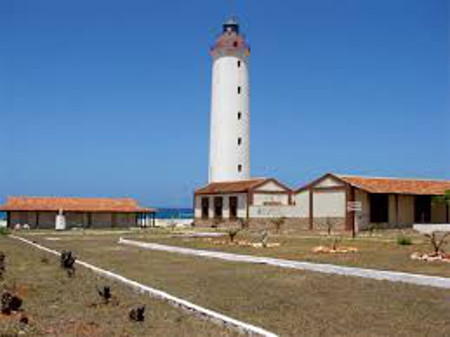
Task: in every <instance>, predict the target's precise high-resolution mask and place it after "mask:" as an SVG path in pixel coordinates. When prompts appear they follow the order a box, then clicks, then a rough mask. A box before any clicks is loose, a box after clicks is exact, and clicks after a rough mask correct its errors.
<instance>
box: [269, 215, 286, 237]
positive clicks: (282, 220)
mask: <svg viewBox="0 0 450 337" xmlns="http://www.w3.org/2000/svg"><path fill="white" fill-rule="evenodd" d="M270 221H271V222H272V223H273V225H274V226H275V233H277V234H278V233H280V230H281V226H283V225H284V223H285V221H286V218H285V217H279V218H274V219H271V220H270Z"/></svg>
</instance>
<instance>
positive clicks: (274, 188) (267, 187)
mask: <svg viewBox="0 0 450 337" xmlns="http://www.w3.org/2000/svg"><path fill="white" fill-rule="evenodd" d="M256 191H271V192H285V189H284V188H282V187H281V186H279V185H277V184H275V183H274V182H273V181H268V182H266V183H264V184H263V185H261V186H259V187H258V188H257V189H256Z"/></svg>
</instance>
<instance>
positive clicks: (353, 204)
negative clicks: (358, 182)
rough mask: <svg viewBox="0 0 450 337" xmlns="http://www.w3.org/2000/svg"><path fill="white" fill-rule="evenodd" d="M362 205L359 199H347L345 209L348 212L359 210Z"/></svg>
mask: <svg viewBox="0 0 450 337" xmlns="http://www.w3.org/2000/svg"><path fill="white" fill-rule="evenodd" d="M361 210H362V205H361V201H348V202H347V211H348V212H361Z"/></svg>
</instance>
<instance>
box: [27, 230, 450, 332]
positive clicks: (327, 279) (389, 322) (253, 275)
mask: <svg viewBox="0 0 450 337" xmlns="http://www.w3.org/2000/svg"><path fill="white" fill-rule="evenodd" d="M51 236H53V234H52V235H51ZM60 238H61V240H57V241H48V240H46V238H45V236H43V235H34V236H33V239H34V240H37V241H38V242H40V243H43V244H44V245H46V246H49V247H53V248H56V249H60V250H61V249H72V250H75V251H76V252H77V254H78V255H79V256H80V257H81V258H82V259H84V260H86V261H88V262H92V263H94V264H96V265H99V266H102V267H104V268H109V269H111V270H114V271H116V272H119V273H121V274H123V275H125V276H127V277H130V278H132V279H136V280H139V281H140V282H142V283H145V284H148V285H151V286H154V287H157V288H159V289H162V290H166V291H168V292H170V293H172V294H174V295H177V296H180V297H183V298H186V299H188V300H191V301H193V302H194V303H196V304H199V305H203V306H206V307H208V308H211V309H214V310H217V311H219V312H222V313H224V314H228V315H230V316H232V317H235V318H237V319H241V320H243V321H246V322H249V323H252V324H255V325H258V326H261V327H264V328H266V329H268V330H270V331H273V332H276V333H278V334H280V335H281V336H292V337H293V336H304V337H319V336H333V337H344V336H345V337H375V336H376V337H386V336H399V337H400V336H401V337H425V336H430V337H449V336H450V319H449V317H450V316H449V312H450V293H449V292H448V291H446V290H441V289H434V288H428V287H419V286H414V285H406V284H400V283H391V282H387V281H374V280H364V279H359V278H349V277H342V276H334V275H324V274H317V273H310V272H302V271H293V270H285V269H280V268H275V267H270V266H263V265H250V264H238V263H231V262H224V261H219V260H208V259H204V258H195V257H187V256H181V255H178V254H170V253H164V252H154V251H148V250H140V249H138V248H133V247H127V246H119V245H117V244H116V242H117V239H118V235H95V236H92V235H85V236H82V235H77V236H70V235H65V236H60ZM304 241H307V240H304ZM301 242H303V241H301ZM313 245H314V244H311V246H313ZM216 248H218V247H216ZM195 336H198V334H195Z"/></svg>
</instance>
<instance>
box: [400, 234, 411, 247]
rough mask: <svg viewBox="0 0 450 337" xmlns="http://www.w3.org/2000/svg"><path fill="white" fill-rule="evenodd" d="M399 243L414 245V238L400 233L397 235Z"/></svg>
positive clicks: (401, 244)
mask: <svg viewBox="0 0 450 337" xmlns="http://www.w3.org/2000/svg"><path fill="white" fill-rule="evenodd" d="M397 244H399V245H400V246H410V245H412V240H411V238H410V237H409V236H405V235H400V236H398V237H397Z"/></svg>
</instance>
